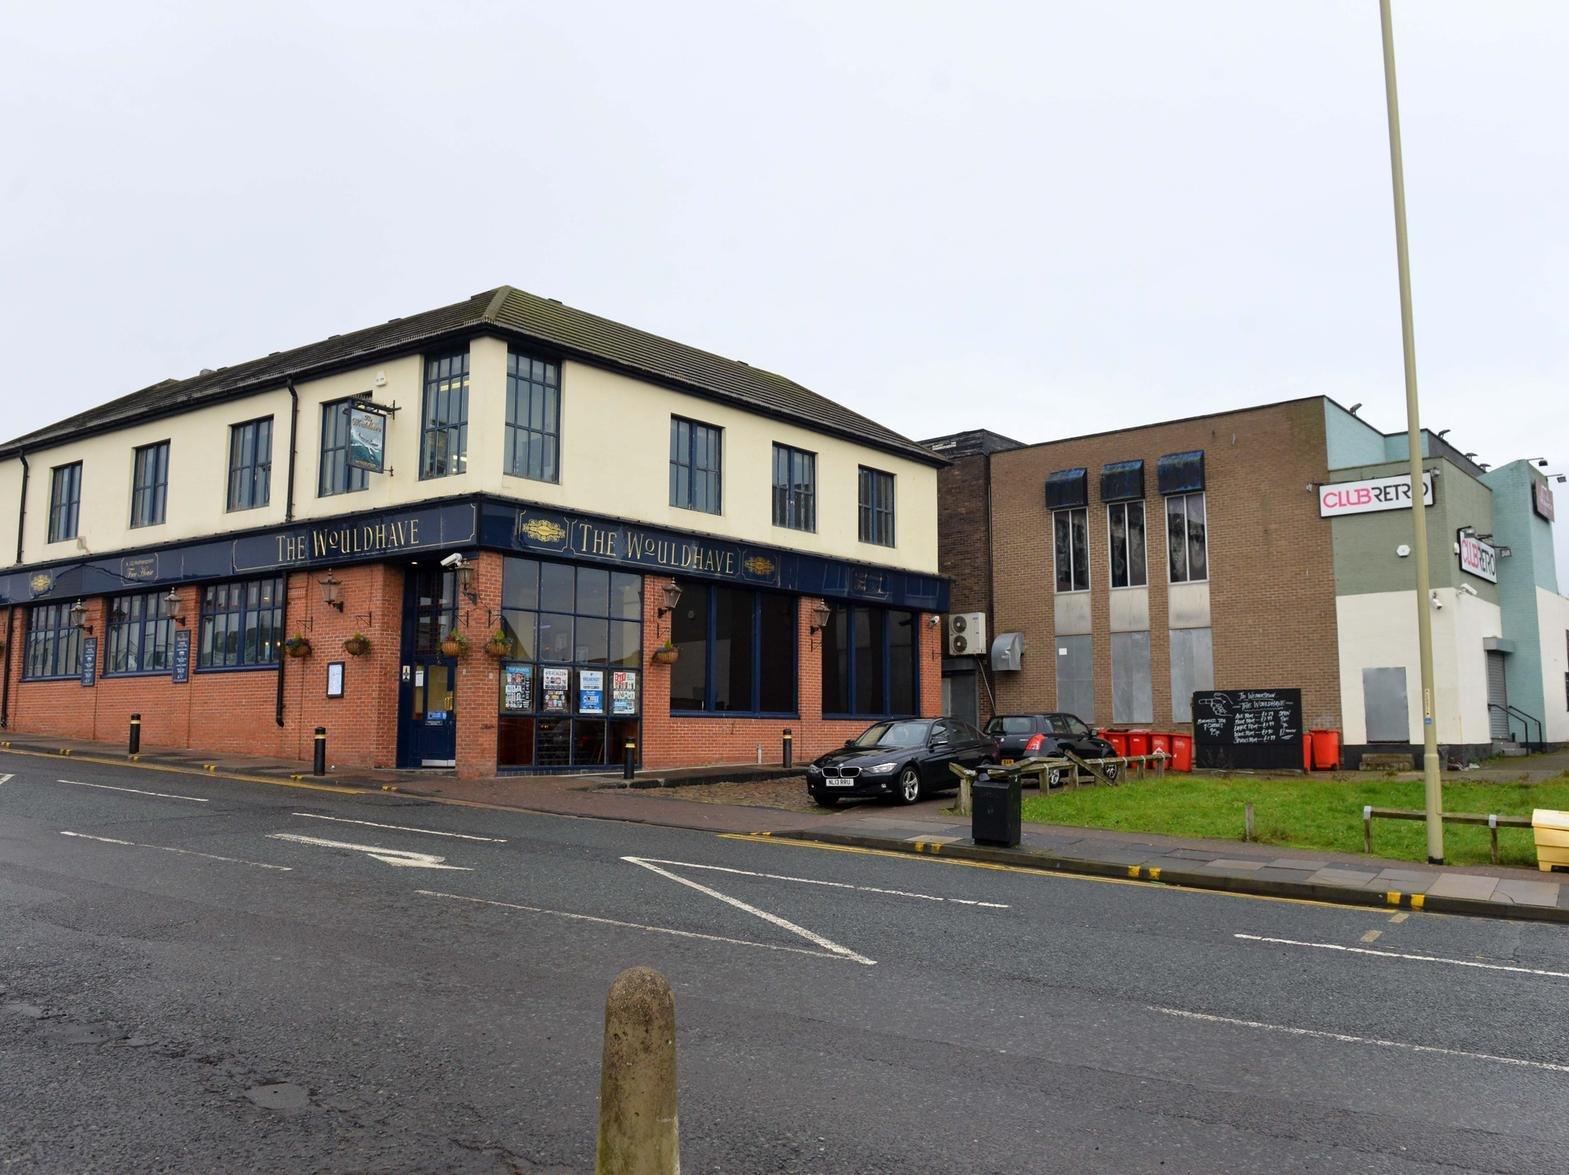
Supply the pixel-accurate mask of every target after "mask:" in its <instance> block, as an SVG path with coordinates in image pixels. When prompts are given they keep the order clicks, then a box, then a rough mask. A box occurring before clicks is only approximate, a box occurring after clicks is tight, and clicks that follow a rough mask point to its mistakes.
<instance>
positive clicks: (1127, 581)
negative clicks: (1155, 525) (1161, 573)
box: [1106, 502, 1149, 588]
mask: <svg viewBox="0 0 1569 1175" xmlns="http://www.w3.org/2000/svg"><path fill="white" fill-rule="evenodd" d="M1106 517H1107V520H1108V526H1109V529H1110V532H1111V586H1112V587H1114V588H1116V587H1144V586H1145V585H1146V584H1147V583H1149V571H1148V568H1147V567H1146V566H1145V559H1144V503H1143V502H1112V503H1111V504H1110V505H1109V506H1107V507H1106Z"/></svg>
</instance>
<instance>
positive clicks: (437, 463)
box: [419, 347, 469, 479]
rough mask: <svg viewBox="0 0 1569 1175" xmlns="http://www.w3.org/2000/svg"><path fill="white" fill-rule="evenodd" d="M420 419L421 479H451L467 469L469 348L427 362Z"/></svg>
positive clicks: (428, 359) (437, 356)
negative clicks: (423, 401)
mask: <svg viewBox="0 0 1569 1175" xmlns="http://www.w3.org/2000/svg"><path fill="white" fill-rule="evenodd" d="M420 419H421V421H422V427H421V430H420V442H419V452H420V456H419V475H420V477H421V478H422V479H424V478H430V477H451V476H453V475H454V474H458V473H462V472H463V471H464V470H465V469H467V468H468V444H469V353H468V348H466V347H465V348H464V349H463V350H461V351H455V352H453V353H452V354H450V355H432V356H430V357H429V358H427V359H426V360H425V404H424V407H423V409H422V410H421V413H420Z"/></svg>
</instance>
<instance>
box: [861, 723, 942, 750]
mask: <svg viewBox="0 0 1569 1175" xmlns="http://www.w3.org/2000/svg"><path fill="white" fill-rule="evenodd" d="M926 727H927V724H926V723H924V722H879V723H877V724H876V725H875V726H869V727H867V728H866V729H865V730H864V731H862V732H861V737H860V738H858V739H856V740H855V745H856V746H858V747H920V746H925V745H926Z"/></svg>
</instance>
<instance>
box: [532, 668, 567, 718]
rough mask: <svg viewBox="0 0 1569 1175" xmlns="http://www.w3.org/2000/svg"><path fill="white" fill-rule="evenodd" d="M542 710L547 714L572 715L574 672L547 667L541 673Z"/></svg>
mask: <svg viewBox="0 0 1569 1175" xmlns="http://www.w3.org/2000/svg"><path fill="white" fill-rule="evenodd" d="M539 687H540V703H541V704H540V709H541V710H543V711H544V712H545V713H546V714H568V713H571V710H572V706H571V698H570V696H569V695H570V694H571V692H572V670H570V669H559V668H551V667H546V668H543V669H541V670H540V671H539Z"/></svg>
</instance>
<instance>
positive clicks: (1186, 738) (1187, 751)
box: [1171, 734, 1193, 771]
mask: <svg viewBox="0 0 1569 1175" xmlns="http://www.w3.org/2000/svg"><path fill="white" fill-rule="evenodd" d="M1171 769H1172V770H1173V771H1192V770H1193V736H1192V735H1191V734H1174V735H1172V736H1171Z"/></svg>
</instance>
